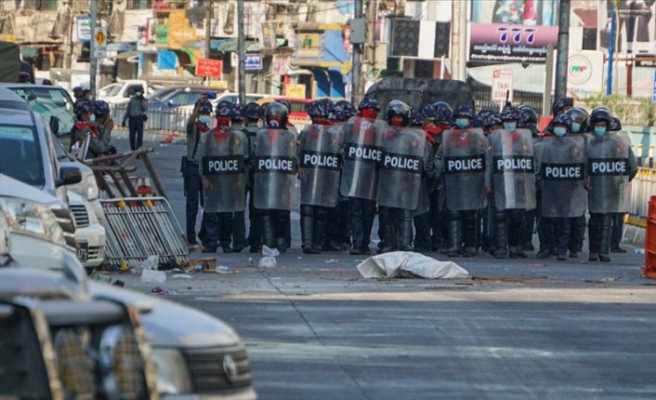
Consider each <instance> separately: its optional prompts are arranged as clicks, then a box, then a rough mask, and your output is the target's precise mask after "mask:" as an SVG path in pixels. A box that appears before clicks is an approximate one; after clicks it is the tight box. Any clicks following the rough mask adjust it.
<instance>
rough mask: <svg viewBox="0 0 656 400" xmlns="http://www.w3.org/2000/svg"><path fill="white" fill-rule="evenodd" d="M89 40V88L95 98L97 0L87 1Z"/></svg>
mask: <svg viewBox="0 0 656 400" xmlns="http://www.w3.org/2000/svg"><path fill="white" fill-rule="evenodd" d="M89 5H90V7H91V8H90V9H89V13H90V14H91V16H90V18H89V19H90V27H91V40H90V41H89V90H91V97H92V98H93V99H95V98H96V76H97V75H98V59H97V58H96V22H97V21H98V0H90V1H89Z"/></svg>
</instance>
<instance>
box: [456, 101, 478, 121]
mask: <svg viewBox="0 0 656 400" xmlns="http://www.w3.org/2000/svg"><path fill="white" fill-rule="evenodd" d="M458 117H465V118H469V119H474V110H473V109H472V108H471V107H469V106H468V105H465V104H461V105H459V106H458V107H456V109H455V111H454V112H453V118H458Z"/></svg>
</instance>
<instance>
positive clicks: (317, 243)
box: [312, 207, 328, 254]
mask: <svg viewBox="0 0 656 400" xmlns="http://www.w3.org/2000/svg"><path fill="white" fill-rule="evenodd" d="M314 210H315V213H314V216H315V218H314V233H313V235H312V236H313V237H312V251H313V252H314V253H315V254H319V253H321V251H322V248H323V244H324V242H326V237H327V236H328V235H327V229H328V209H327V208H325V207H315V208H314Z"/></svg>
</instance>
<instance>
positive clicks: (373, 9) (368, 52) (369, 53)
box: [357, 0, 378, 101]
mask: <svg viewBox="0 0 656 400" xmlns="http://www.w3.org/2000/svg"><path fill="white" fill-rule="evenodd" d="M377 12H378V1H377V0H368V1H367V16H366V22H365V25H366V35H365V38H366V42H367V43H366V45H365V57H366V60H367V61H366V62H365V63H363V65H362V74H361V75H360V87H359V88H358V96H357V99H358V101H361V100H362V99H363V98H364V92H365V91H364V82H365V79H364V78H366V76H367V74H368V73H369V71H370V70H371V69H373V68H374V67H375V66H376V14H377Z"/></svg>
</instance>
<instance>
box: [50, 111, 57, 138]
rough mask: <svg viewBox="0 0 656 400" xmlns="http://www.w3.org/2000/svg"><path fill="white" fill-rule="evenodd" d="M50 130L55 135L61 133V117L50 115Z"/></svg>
mask: <svg viewBox="0 0 656 400" xmlns="http://www.w3.org/2000/svg"><path fill="white" fill-rule="evenodd" d="M50 131H51V132H52V134H53V135H55V136H57V135H58V134H59V118H57V117H55V116H54V115H51V116H50Z"/></svg>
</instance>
